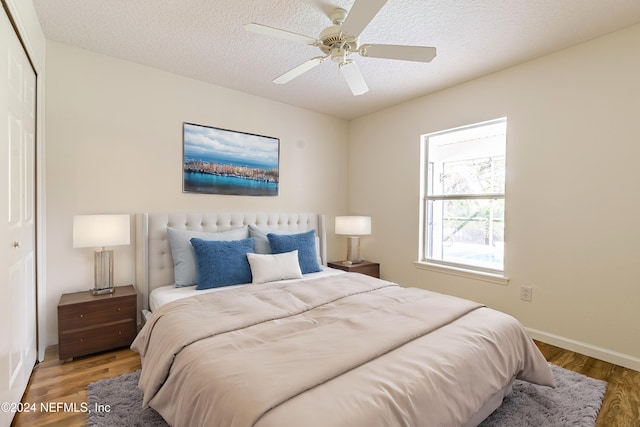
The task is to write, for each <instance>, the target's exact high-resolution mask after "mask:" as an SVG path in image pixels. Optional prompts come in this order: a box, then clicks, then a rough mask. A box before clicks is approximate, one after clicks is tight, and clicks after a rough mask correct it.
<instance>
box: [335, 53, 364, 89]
mask: <svg viewBox="0 0 640 427" xmlns="http://www.w3.org/2000/svg"><path fill="white" fill-rule="evenodd" d="M340 71H341V72H342V75H343V76H344V79H345V80H346V81H347V84H348V85H349V88H350V89H351V92H353V94H354V95H356V96H358V95H362V94H363V93H367V92H368V91H369V88H368V87H367V83H366V82H365V81H364V77H362V73H361V72H360V69H359V68H358V66H357V65H356V63H355V62H353V61H350V60H348V61H345V62H343V63H342V64H340Z"/></svg>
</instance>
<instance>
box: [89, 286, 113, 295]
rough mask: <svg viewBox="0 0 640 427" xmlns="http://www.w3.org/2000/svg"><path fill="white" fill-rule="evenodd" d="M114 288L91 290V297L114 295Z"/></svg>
mask: <svg viewBox="0 0 640 427" xmlns="http://www.w3.org/2000/svg"><path fill="white" fill-rule="evenodd" d="M113 290H114V288H91V295H106V294H112V293H113Z"/></svg>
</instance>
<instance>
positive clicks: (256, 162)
mask: <svg viewBox="0 0 640 427" xmlns="http://www.w3.org/2000/svg"><path fill="white" fill-rule="evenodd" d="M279 162H280V140H279V139H278V138H274V137H270V136H262V135H255V134H251V133H246V132H239V131H232V130H228V129H221V128H216V127H212V126H204V125H197V124H193V123H184V124H183V164H182V166H183V173H182V175H183V187H182V188H183V191H184V192H186V193H205V194H227V195H240V196H277V195H278V194H279V180H280V174H279Z"/></svg>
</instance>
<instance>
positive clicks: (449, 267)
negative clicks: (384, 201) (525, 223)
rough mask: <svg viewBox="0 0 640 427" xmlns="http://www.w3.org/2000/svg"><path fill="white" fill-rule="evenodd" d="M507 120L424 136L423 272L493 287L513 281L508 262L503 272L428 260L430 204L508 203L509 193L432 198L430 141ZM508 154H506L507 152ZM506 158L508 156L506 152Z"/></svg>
mask: <svg viewBox="0 0 640 427" xmlns="http://www.w3.org/2000/svg"><path fill="white" fill-rule="evenodd" d="M506 122H507V119H506V117H503V118H499V119H495V120H489V121H486V122H481V123H476V124H472V125H468V126H461V127H458V128H454V129H447V130H445V131H441V132H435V133H430V134H426V135H422V136H421V141H420V144H421V146H420V178H421V183H420V196H421V203H420V248H419V261H417V262H416V263H415V264H416V267H418V268H420V269H426V270H430V271H437V272H444V273H448V274H453V275H456V276H462V277H469V278H473V279H479V280H483V281H488V282H492V283H498V284H502V285H506V284H507V283H508V281H509V278H508V277H506V276H505V272H504V262H503V269H491V268H484V267H480V266H475V265H470V264H463V263H454V262H450V261H443V260H439V259H432V258H428V257H427V253H428V251H427V244H429V242H430V239H429V235H428V232H429V224H428V205H429V201H437V200H445V201H446V200H495V199H501V200H506V196H505V193H506V189H505V192H504V193H482V194H464V195H429V194H428V193H429V192H428V191H427V189H428V188H429V184H430V177H429V176H428V175H429V159H428V153H429V138H430V137H434V136H440V135H444V134H448V133H454V132H459V131H463V130H467V129H473V128H477V127H483V126H488V125H492V124H496V123H505V124H506ZM505 151H506V150H505ZM505 154H506V152H505ZM505 229H506V218H505ZM504 248H505V249H506V236H505V246H504ZM505 249H503V251H504V252H503V260H506V250H505Z"/></svg>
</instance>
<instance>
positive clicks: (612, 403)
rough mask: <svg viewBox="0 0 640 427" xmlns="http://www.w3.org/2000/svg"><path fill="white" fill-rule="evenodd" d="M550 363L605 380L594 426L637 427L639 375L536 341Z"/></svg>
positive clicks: (639, 407) (639, 373)
mask: <svg viewBox="0 0 640 427" xmlns="http://www.w3.org/2000/svg"><path fill="white" fill-rule="evenodd" d="M536 344H537V345H538V348H539V349H540V351H541V352H542V354H543V355H544V357H545V358H546V359H547V360H548V361H549V362H551V363H553V364H555V365H558V366H560V367H562V368H565V369H569V370H572V371H575V372H578V373H580V374H583V375H586V376H588V377H591V378H597V379H599V380H604V381H606V382H607V383H608V384H607V392H606V393H605V395H604V400H603V401H602V408H600V413H598V419H597V420H596V427H640V372H638V371H634V370H632V369H627V368H623V367H621V366H617V365H613V364H611V363H607V362H603V361H602V360H597V359H593V358H591V357H588V356H584V355H582V354H579V353H574V352H573V351H568V350H563V349H561V348H558V347H554V346H552V345H549V344H545V343H541V342H538V341H536Z"/></svg>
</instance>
